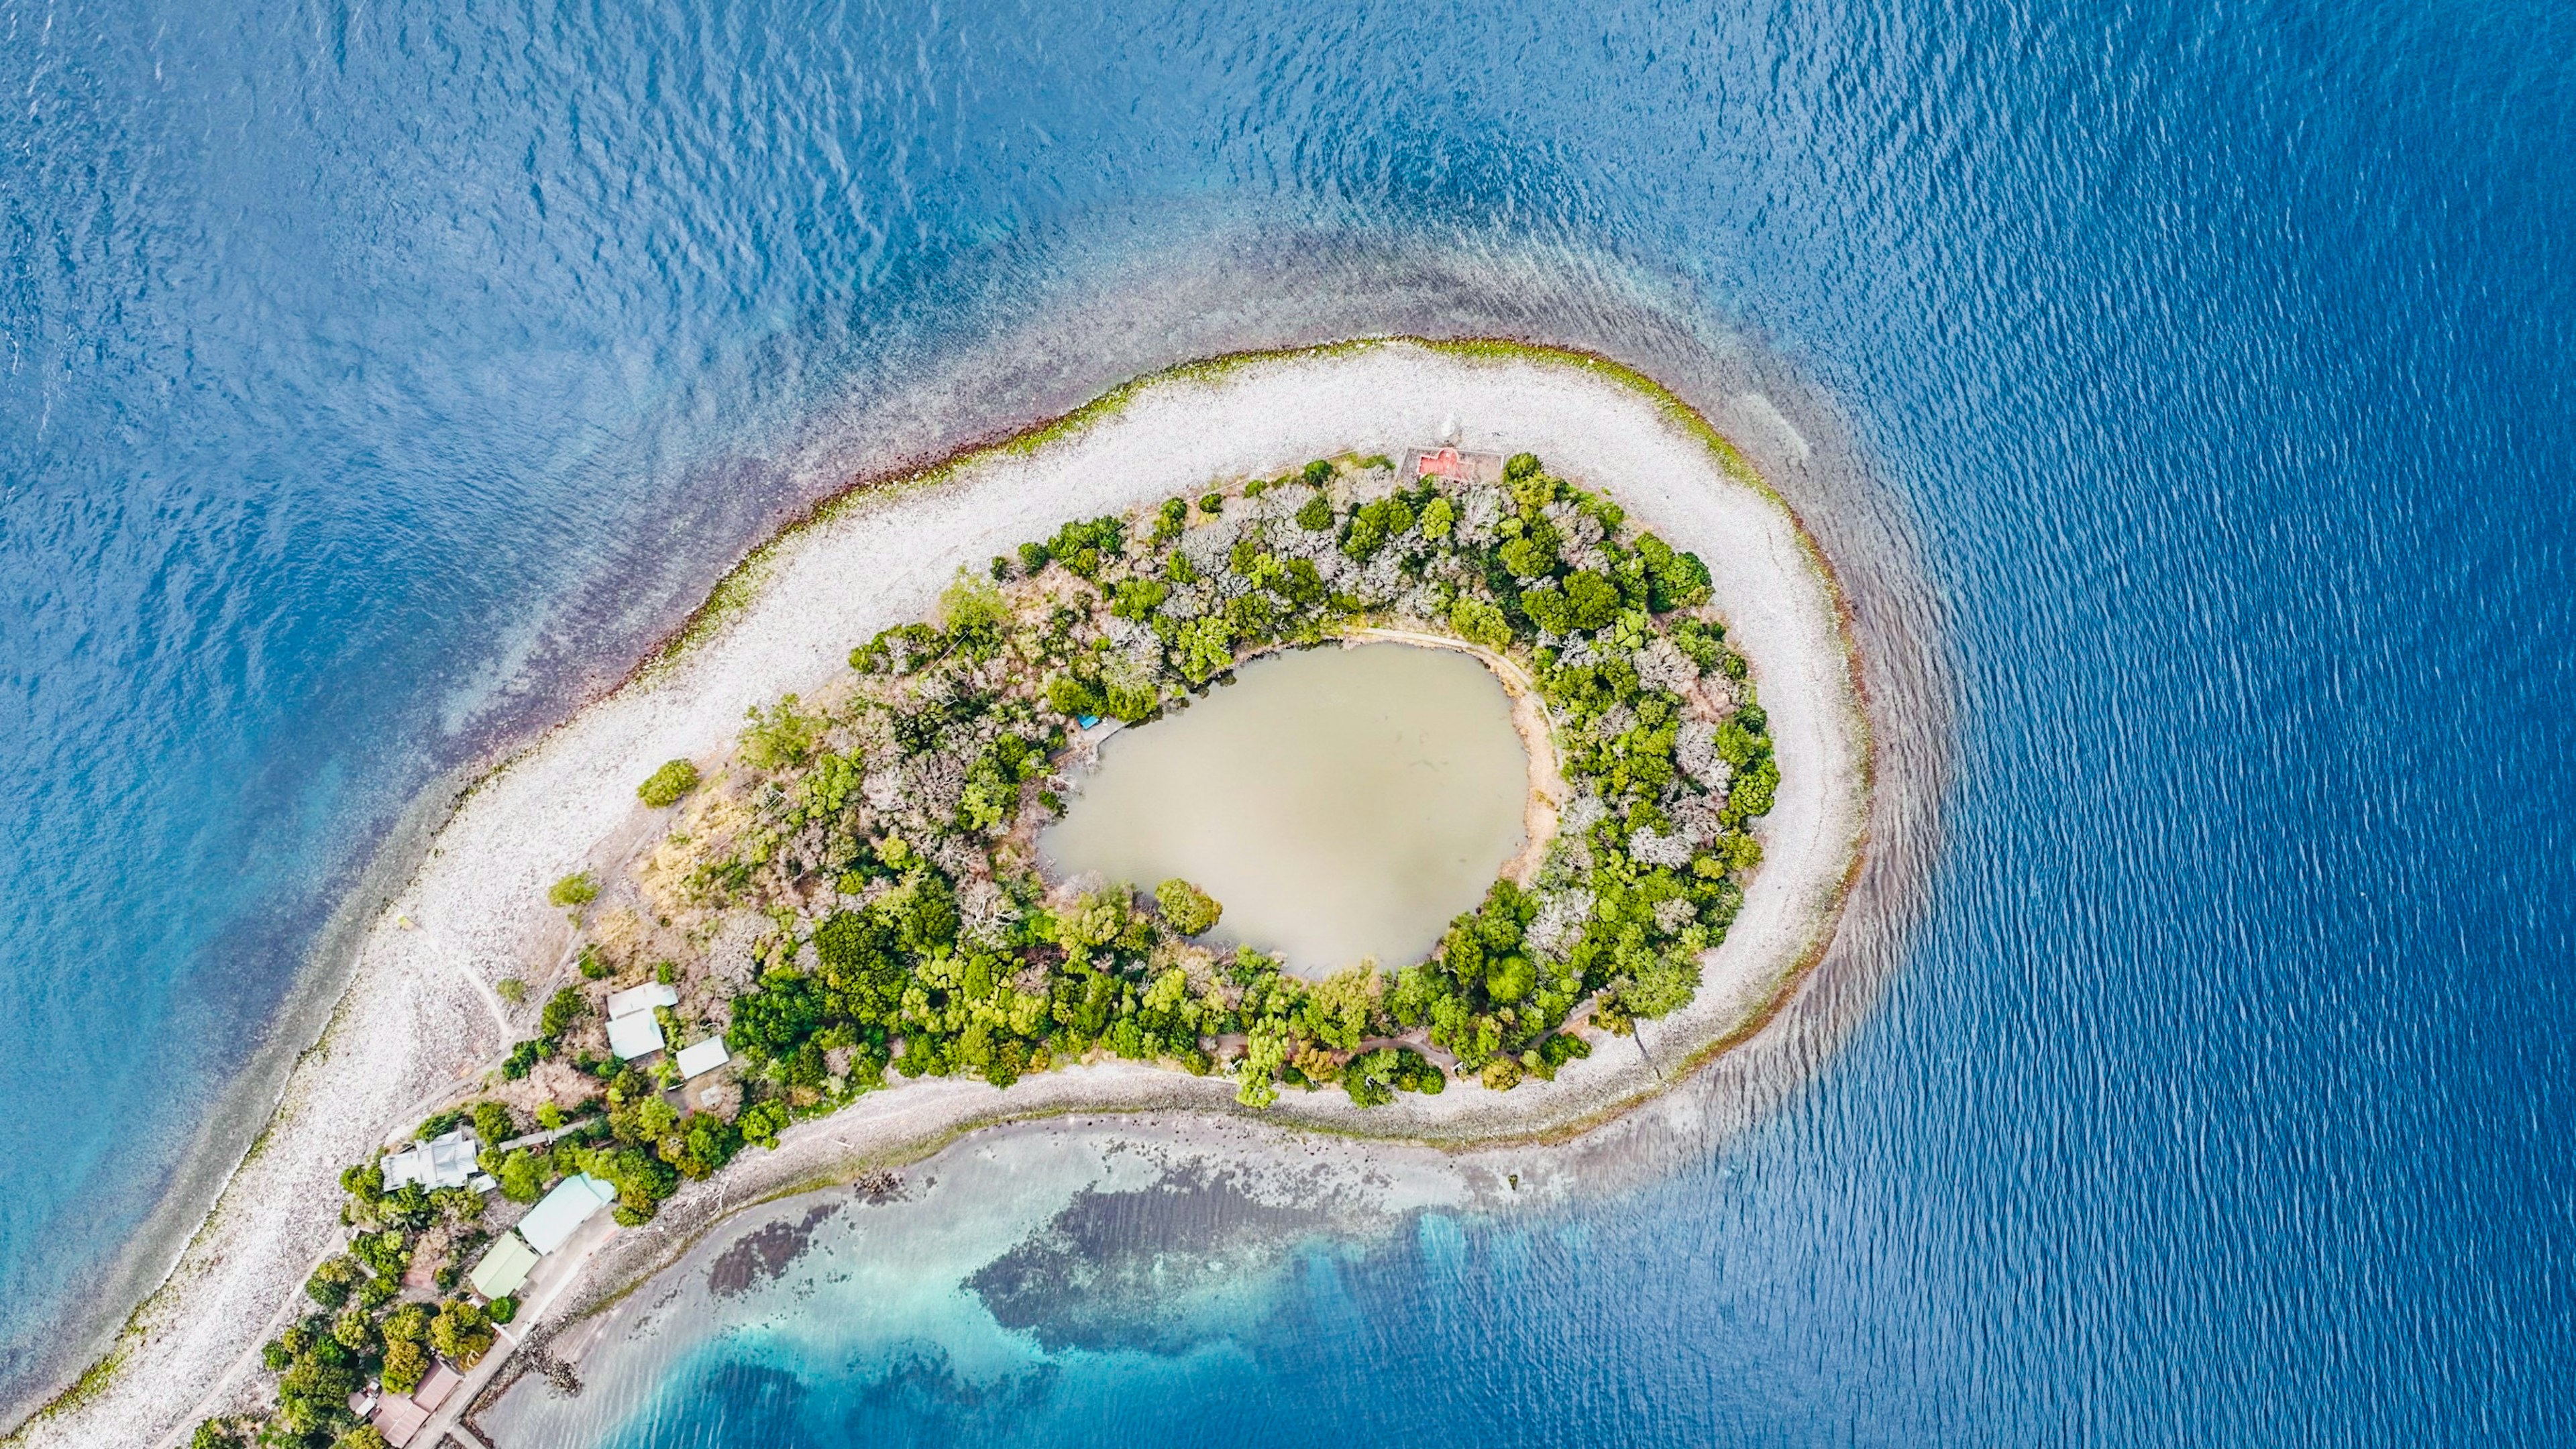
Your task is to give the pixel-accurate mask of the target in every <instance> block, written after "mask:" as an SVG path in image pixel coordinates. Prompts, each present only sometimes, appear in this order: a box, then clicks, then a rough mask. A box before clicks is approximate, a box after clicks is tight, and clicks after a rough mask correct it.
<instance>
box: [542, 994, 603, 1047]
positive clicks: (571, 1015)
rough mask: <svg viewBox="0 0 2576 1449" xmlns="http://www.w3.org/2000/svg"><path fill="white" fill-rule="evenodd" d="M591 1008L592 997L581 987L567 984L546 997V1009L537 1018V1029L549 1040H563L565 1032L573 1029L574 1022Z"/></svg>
mask: <svg viewBox="0 0 2576 1449" xmlns="http://www.w3.org/2000/svg"><path fill="white" fill-rule="evenodd" d="M589 1010H590V999H589V998H588V997H585V996H583V995H582V994H581V988H580V987H577V986H567V987H565V988H563V989H562V990H561V991H558V992H556V993H555V994H554V995H552V996H550V997H548V998H546V1009H545V1011H544V1013H543V1014H541V1015H540V1016H538V1018H537V1030H538V1031H539V1032H540V1033H542V1034H543V1035H544V1037H545V1039H546V1040H548V1041H561V1040H562V1039H563V1034H564V1033H565V1032H567V1031H570V1030H572V1024H573V1023H574V1022H576V1021H579V1020H581V1018H582V1014H583V1013H585V1012H587V1011H589Z"/></svg>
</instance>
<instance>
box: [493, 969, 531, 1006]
mask: <svg viewBox="0 0 2576 1449" xmlns="http://www.w3.org/2000/svg"><path fill="white" fill-rule="evenodd" d="M492 994H493V995H495V996H498V997H500V998H501V999H502V1000H503V1001H506V1002H508V1003H510V1004H511V1005H512V1006H519V1005H522V1004H524V1003H525V1002H526V1001H527V999H528V983H526V982H524V981H522V980H520V979H519V978H518V977H516V976H504V977H502V978H501V979H500V980H498V981H495V982H493V983H492Z"/></svg>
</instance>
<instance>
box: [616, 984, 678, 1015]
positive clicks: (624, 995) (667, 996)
mask: <svg viewBox="0 0 2576 1449" xmlns="http://www.w3.org/2000/svg"><path fill="white" fill-rule="evenodd" d="M679 1004H680V993H679V990H678V988H676V987H670V986H665V985H663V984H662V983H661V982H659V981H648V982H646V983H645V984H643V985H642V986H630V987H628V988H626V989H625V990H624V991H612V992H610V993H609V994H608V1019H609V1020H610V1021H615V1020H617V1019H618V1018H619V1017H621V1016H635V1015H638V1014H640V1013H645V1012H650V1011H651V1010H652V1009H653V1008H654V1007H657V1006H677V1005H679Z"/></svg>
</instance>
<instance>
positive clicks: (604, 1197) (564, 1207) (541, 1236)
mask: <svg viewBox="0 0 2576 1449" xmlns="http://www.w3.org/2000/svg"><path fill="white" fill-rule="evenodd" d="M615 1201H617V1190H616V1189H615V1188H612V1187H610V1186H609V1185H608V1184H607V1183H604V1182H602V1181H600V1180H599V1179H598V1178H595V1177H593V1176H591V1175H590V1174H589V1173H586V1172H576V1173H574V1174H573V1175H572V1176H570V1177H567V1178H565V1179H564V1180H563V1181H561V1182H559V1183H556V1184H555V1190H554V1191H552V1192H550V1193H547V1194H546V1199H545V1201H543V1202H541V1203H538V1204H537V1205H536V1206H535V1207H532V1208H530V1209H528V1215H527V1216H526V1217H524V1218H521V1219H520V1220H519V1236H520V1237H522V1238H525V1239H527V1240H528V1246H529V1247H531V1248H534V1249H536V1250H537V1251H538V1252H540V1253H551V1252H553V1251H554V1250H555V1249H557V1248H560V1247H562V1246H563V1245H564V1244H565V1243H566V1242H567V1241H569V1240H570V1239H571V1237H572V1235H573V1234H574V1233H575V1232H577V1231H579V1230H580V1228H581V1225H582V1224H583V1223H586V1222H589V1221H590V1219H591V1217H592V1215H593V1214H595V1213H597V1212H598V1211H599V1210H600V1209H601V1208H604V1207H606V1206H608V1205H609V1204H610V1203H613V1202H615Z"/></svg>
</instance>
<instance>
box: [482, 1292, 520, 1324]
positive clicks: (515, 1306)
mask: <svg viewBox="0 0 2576 1449" xmlns="http://www.w3.org/2000/svg"><path fill="white" fill-rule="evenodd" d="M483 1316H484V1317H486V1318H489V1319H491V1320H492V1321H493V1322H494V1323H507V1322H509V1321H510V1320H511V1319H513V1318H516V1317H518V1316H519V1300H518V1299H516V1298H511V1297H508V1296H506V1295H505V1296H503V1297H500V1298H495V1299H493V1300H492V1301H491V1302H489V1303H487V1304H485V1305H483Z"/></svg>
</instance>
